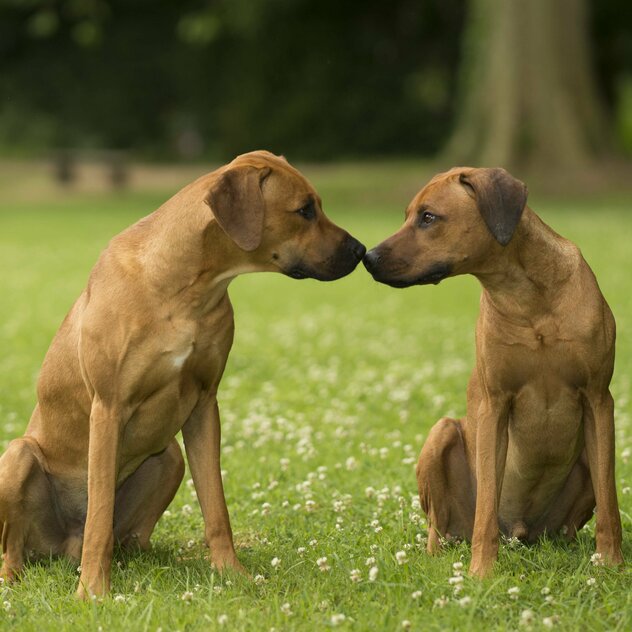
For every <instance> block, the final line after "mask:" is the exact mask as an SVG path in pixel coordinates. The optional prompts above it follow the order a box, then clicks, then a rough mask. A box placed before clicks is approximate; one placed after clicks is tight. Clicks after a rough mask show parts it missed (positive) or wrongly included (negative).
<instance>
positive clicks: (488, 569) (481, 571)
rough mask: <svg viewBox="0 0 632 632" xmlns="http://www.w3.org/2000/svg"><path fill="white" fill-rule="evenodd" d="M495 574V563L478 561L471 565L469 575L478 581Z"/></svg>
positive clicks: (473, 561)
mask: <svg viewBox="0 0 632 632" xmlns="http://www.w3.org/2000/svg"><path fill="white" fill-rule="evenodd" d="M493 574H494V561H493V560H492V561H491V562H483V561H478V560H472V563H471V564H470V570H469V575H470V576H471V577H476V578H477V579H487V578H488V577H491V576H492V575H493Z"/></svg>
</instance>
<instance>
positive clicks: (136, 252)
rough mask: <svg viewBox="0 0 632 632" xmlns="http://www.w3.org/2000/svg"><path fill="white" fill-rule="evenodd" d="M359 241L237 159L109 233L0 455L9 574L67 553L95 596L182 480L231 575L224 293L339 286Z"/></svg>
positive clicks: (279, 173) (263, 168)
mask: <svg viewBox="0 0 632 632" xmlns="http://www.w3.org/2000/svg"><path fill="white" fill-rule="evenodd" d="M365 252H366V249H365V248H364V246H363V245H362V244H361V243H360V242H359V241H357V240H356V239H354V238H353V237H352V236H351V235H349V234H348V233H347V232H346V231H344V230H342V229H341V228H339V227H338V226H336V225H335V224H333V223H332V222H331V221H330V220H329V219H328V218H327V217H326V216H325V214H324V213H323V210H322V203H321V199H320V197H319V196H318V194H317V193H316V191H315V190H314V188H313V187H312V186H311V185H310V183H309V182H308V181H307V180H306V179H305V178H304V177H303V176H302V175H301V173H300V172H299V171H297V170H296V169H295V168H293V167H292V166H291V165H290V164H289V163H288V162H287V161H286V160H285V159H284V158H283V157H277V156H275V155H273V154H271V153H269V152H267V151H256V152H251V153H247V154H243V155H241V156H238V157H237V158H236V159H235V160H233V161H232V162H231V163H230V164H228V165H225V166H223V167H221V168H220V169H218V170H216V171H213V172H212V173H210V174H207V175H205V176H202V177H201V178H199V179H198V180H196V181H195V182H193V183H192V184H190V185H189V186H187V187H185V188H184V189H182V190H181V191H180V192H179V193H177V194H176V195H175V196H174V197H172V198H171V199H170V200H168V201H167V202H166V203H165V204H163V205H162V206H161V207H160V208H159V209H158V210H157V211H155V212H154V213H152V214H151V215H149V216H147V217H145V218H144V219H141V220H140V221H138V222H137V223H135V224H134V225H133V226H131V227H129V228H128V229H126V230H125V231H123V232H122V233H120V234H119V235H117V236H116V237H115V238H114V239H112V241H111V242H110V243H109V245H108V247H107V248H106V250H105V251H104V252H103V253H102V254H101V256H100V258H99V260H98V262H97V263H96V265H95V267H94V268H93V270H92V272H91V274H90V278H89V281H88V285H87V287H86V289H85V290H84V291H83V293H82V294H81V296H80V297H79V299H78V300H77V301H76V303H75V304H74V306H73V307H72V309H71V310H70V312H69V314H68V315H67V316H66V319H65V320H64V322H63V323H62V325H61V327H60V329H59V331H58V332H57V334H56V336H55V337H54V339H53V342H52V344H51V346H50V349H49V350H48V353H47V354H46V357H45V360H44V363H43V366H42V370H41V374H40V377H39V382H38V386H37V395H38V402H37V405H36V407H35V410H34V412H33V415H32V417H31V420H30V422H29V424H28V427H27V429H26V433H25V435H24V436H23V437H21V438H18V439H15V440H13V441H12V442H11V443H10V444H9V446H8V448H7V450H6V452H5V453H4V455H3V456H2V458H1V459H0V521H1V522H2V523H3V525H4V526H3V531H2V548H3V552H4V562H3V565H2V569H1V570H0V574H1V576H2V577H3V578H4V579H5V580H6V581H10V580H12V579H14V578H15V577H16V576H17V575H18V574H19V572H20V570H21V568H22V567H23V561H24V555H25V551H34V552H35V553H39V554H44V555H49V554H53V555H57V554H60V555H67V556H70V557H71V558H75V559H81V577H80V580H79V586H78V589H77V595H78V596H79V597H80V598H84V599H85V598H88V597H95V596H100V595H103V594H104V593H106V592H107V591H108V590H109V587H110V569H111V562H112V551H113V544H114V542H115V541H117V542H119V543H120V544H121V546H123V547H125V546H134V547H140V548H141V549H144V548H146V547H148V545H149V538H150V535H151V533H152V531H153V529H154V526H155V524H156V522H157V521H158V519H159V517H160V516H161V515H162V513H163V511H164V510H165V509H166V507H167V506H168V505H169V503H170V502H171V500H172V498H173V497H174V495H175V493H176V491H177V489H178V487H179V485H180V482H181V480H182V477H183V473H184V461H183V456H182V453H181V450H180V447H179V445H178V443H177V441H176V439H175V436H176V434H177V433H178V432H179V431H182V435H183V438H184V444H185V449H186V453H187V458H188V462H189V467H190V469H191V473H192V476H193V481H194V484H195V489H196V492H197V496H198V499H199V502H200V505H201V509H202V514H203V517H204V529H205V538H206V541H207V543H208V545H209V547H210V550H211V561H212V563H213V564H214V565H215V567H217V568H218V569H220V570H221V569H224V568H233V569H236V570H243V569H242V567H241V565H240V563H239V561H238V560H237V557H236V555H235V549H234V545H233V539H232V531H231V526H230V521H229V516H228V510H227V508H226V501H225V499H224V490H223V486H222V477H221V474H220V419H219V413H218V407H217V388H218V384H219V382H220V379H221V377H222V373H223V371H224V367H225V365H226V360H227V357H228V353H229V350H230V348H231V344H232V341H233V329H234V325H233V310H232V307H231V303H230V301H229V298H228V294H227V289H228V285H229V284H230V282H231V281H232V280H233V279H234V278H235V277H236V276H238V275H240V274H244V273H246V272H258V271H271V272H281V273H283V274H286V275H287V276H289V277H292V278H294V279H304V278H314V279H318V280H321V281H331V280H334V279H339V278H341V277H343V276H345V275H347V274H349V273H350V272H351V271H353V270H354V269H355V267H356V266H357V264H358V263H359V262H360V261H361V260H362V257H363V255H364V254H365Z"/></svg>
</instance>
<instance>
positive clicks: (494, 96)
mask: <svg viewBox="0 0 632 632" xmlns="http://www.w3.org/2000/svg"><path fill="white" fill-rule="evenodd" d="M255 148H267V149H270V150H271V151H273V152H275V153H283V154H285V155H286V156H287V157H288V158H289V159H290V160H292V161H298V162H301V161H302V162H305V161H309V162H340V161H358V160H360V161H366V160H369V159H380V160H384V159H397V160H402V159H403V160H409V159H412V160H423V161H425V163H424V164H427V166H428V170H429V171H430V170H436V169H439V168H444V167H447V166H451V165H453V164H458V163H461V164H463V163H468V164H472V165H503V166H505V167H507V168H509V169H512V170H514V172H517V174H518V175H522V176H523V177H529V176H530V177H532V178H533V177H538V178H539V180H541V181H542V182H543V186H545V187H547V186H548V187H554V188H555V187H559V186H561V187H562V188H564V187H565V186H566V187H571V186H580V187H584V188H591V187H593V188H594V187H598V188H599V187H601V188H603V187H604V186H605V187H608V186H613V185H615V186H621V187H626V185H629V184H630V183H629V181H630V180H631V178H630V175H632V171H631V170H630V166H629V165H630V160H632V3H631V2H630V1H629V0H391V1H389V2H385V1H384V0H363V1H362V2H357V1H351V0H350V1H347V2H340V1H338V0H207V1H200V0H197V1H193V0H180V1H178V2H174V1H173V0H0V160H1V161H2V164H3V166H4V170H5V177H4V178H2V176H0V182H4V183H5V184H6V185H7V186H8V185H13V184H15V178H16V176H17V172H16V171H15V168H16V165H17V166H24V164H25V161H27V163H28V161H30V160H34V159H35V160H39V161H40V163H38V164H39V165H40V166H42V165H48V166H50V167H51V169H52V174H53V175H54V177H55V178H56V179H57V181H58V182H59V183H62V184H72V183H73V182H74V181H75V180H76V181H79V179H80V173H79V171H78V170H79V165H82V164H83V165H85V164H88V165H96V166H98V168H99V173H100V174H102V175H103V177H104V178H105V179H106V180H107V184H108V185H110V186H112V187H114V188H116V187H124V186H133V185H134V182H135V181H137V180H138V178H140V179H142V178H143V177H145V178H149V177H150V173H149V172H147V170H146V169H145V170H144V171H143V170H142V169H141V170H140V171H139V170H138V169H137V166H138V165H139V164H141V163H142V164H144V165H148V164H149V165H151V164H157V163H159V164H162V165H165V164H172V165H173V164H177V163H179V164H190V163H198V164H204V165H207V166H208V165H215V164H218V163H222V162H225V161H228V160H230V159H231V158H232V157H234V156H235V155H236V154H238V153H241V152H244V151H248V150H251V149H255ZM42 161H43V162H42ZM135 165H136V166H135ZM159 173H160V174H161V175H160V177H159V178H158V181H159V182H160V183H163V184H164V183H165V181H164V179H163V177H164V173H165V172H164V169H163V170H162V171H159ZM176 180H177V181H178V182H179V181H180V180H179V179H178V178H176Z"/></svg>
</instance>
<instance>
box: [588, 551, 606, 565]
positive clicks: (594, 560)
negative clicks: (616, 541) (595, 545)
mask: <svg viewBox="0 0 632 632" xmlns="http://www.w3.org/2000/svg"><path fill="white" fill-rule="evenodd" d="M590 562H591V564H592V565H593V566H603V564H604V560H603V558H602V556H601V553H593V554H592V555H591V556H590Z"/></svg>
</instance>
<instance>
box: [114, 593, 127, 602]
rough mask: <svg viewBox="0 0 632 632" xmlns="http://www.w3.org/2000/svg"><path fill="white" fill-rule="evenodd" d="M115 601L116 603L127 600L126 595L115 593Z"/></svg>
mask: <svg viewBox="0 0 632 632" xmlns="http://www.w3.org/2000/svg"><path fill="white" fill-rule="evenodd" d="M114 602H115V603H124V602H125V595H114Z"/></svg>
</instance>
